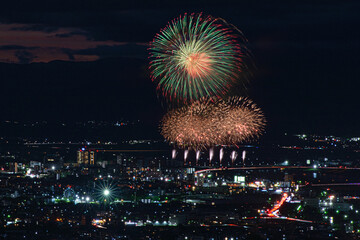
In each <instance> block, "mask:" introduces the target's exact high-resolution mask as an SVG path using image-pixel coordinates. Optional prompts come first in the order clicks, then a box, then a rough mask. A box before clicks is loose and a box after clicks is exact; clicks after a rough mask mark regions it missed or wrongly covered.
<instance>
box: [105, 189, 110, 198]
mask: <svg viewBox="0 0 360 240" xmlns="http://www.w3.org/2000/svg"><path fill="white" fill-rule="evenodd" d="M104 195H105V196H106V197H107V196H109V195H110V191H109V189H105V190H104Z"/></svg>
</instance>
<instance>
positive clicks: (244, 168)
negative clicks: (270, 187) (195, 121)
mask: <svg viewBox="0 0 360 240" xmlns="http://www.w3.org/2000/svg"><path fill="white" fill-rule="evenodd" d="M257 169H319V170H360V168H353V167H316V168H314V167H313V166H257V167H235V168H234V167H232V168H224V167H221V168H208V169H202V170H198V171H195V174H199V173H204V172H213V171H227V170H257Z"/></svg>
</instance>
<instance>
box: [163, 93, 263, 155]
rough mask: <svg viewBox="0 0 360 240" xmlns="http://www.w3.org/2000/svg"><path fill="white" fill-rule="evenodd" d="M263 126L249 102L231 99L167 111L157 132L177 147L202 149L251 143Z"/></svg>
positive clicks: (257, 110) (261, 118)
mask: <svg viewBox="0 0 360 240" xmlns="http://www.w3.org/2000/svg"><path fill="white" fill-rule="evenodd" d="M264 127H265V118H264V115H263V113H262V111H261V110H260V109H259V108H258V107H257V106H256V105H255V104H254V103H253V102H252V101H251V100H248V99H246V98H240V97H232V98H229V99H226V100H217V101H211V100H209V99H201V100H200V101H196V102H194V103H193V104H190V105H187V106H185V107H182V108H179V109H175V110H172V111H170V112H169V113H167V114H166V115H165V116H164V118H163V120H162V123H161V133H162V135H163V136H164V137H165V139H167V140H168V141H169V142H173V143H175V144H176V145H177V146H179V147H182V148H185V147H188V148H193V149H202V148H206V147H209V146H210V147H211V146H214V145H236V144H238V143H241V142H244V141H251V140H253V139H256V138H257V137H258V136H260V134H261V133H262V132H263V130H264Z"/></svg>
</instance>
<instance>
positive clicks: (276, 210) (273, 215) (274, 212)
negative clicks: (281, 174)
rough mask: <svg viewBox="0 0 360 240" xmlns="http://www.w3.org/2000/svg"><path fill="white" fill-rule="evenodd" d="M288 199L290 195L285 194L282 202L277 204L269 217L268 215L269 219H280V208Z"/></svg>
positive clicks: (269, 212) (268, 213)
mask: <svg viewBox="0 0 360 240" xmlns="http://www.w3.org/2000/svg"><path fill="white" fill-rule="evenodd" d="M288 197H289V195H288V194H287V193H283V196H282V197H281V200H280V202H278V203H277V204H275V206H274V207H273V208H272V209H270V210H269V211H268V212H267V215H268V216H269V217H279V216H278V211H279V208H280V207H281V206H282V205H283V204H284V202H285V200H286V199H287V198H288Z"/></svg>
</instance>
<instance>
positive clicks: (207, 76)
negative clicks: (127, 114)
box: [149, 14, 250, 102]
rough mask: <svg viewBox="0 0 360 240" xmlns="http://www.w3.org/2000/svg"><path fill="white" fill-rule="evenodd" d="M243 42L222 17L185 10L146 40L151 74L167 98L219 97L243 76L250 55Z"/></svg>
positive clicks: (179, 99)
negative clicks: (149, 41)
mask: <svg viewBox="0 0 360 240" xmlns="http://www.w3.org/2000/svg"><path fill="white" fill-rule="evenodd" d="M245 42H246V40H245V38H244V37H243V35H242V34H241V32H240V31H239V30H238V29H237V28H235V27H234V26H232V25H230V24H227V23H226V22H225V21H224V20H223V19H220V18H213V17H211V16H207V17H205V16H203V15H201V14H191V15H187V14H185V15H184V16H183V17H181V16H180V17H179V18H177V19H175V20H173V21H172V22H170V23H169V24H168V25H167V26H166V27H165V28H164V29H162V30H161V32H160V33H159V34H157V35H156V36H155V38H154V40H153V41H152V42H151V43H150V48H149V50H150V58H151V62H150V70H151V77H152V79H153V81H155V82H156V83H157V84H158V89H160V90H161V91H162V92H163V94H164V95H165V96H166V98H167V99H169V100H171V101H173V100H174V101H175V102H193V101H194V100H198V99H200V98H202V97H204V96H207V97H213V98H214V97H215V98H216V97H222V96H224V95H225V94H226V93H227V92H228V90H229V89H230V88H231V87H233V86H234V85H235V83H236V82H238V81H239V80H244V79H242V78H245V77H244V76H245V75H244V74H242V73H243V72H244V70H246V69H247V68H248V66H247V64H246V62H249V61H247V59H249V56H250V54H249V51H248V50H247V48H246V47H245V44H244V43H245Z"/></svg>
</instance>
